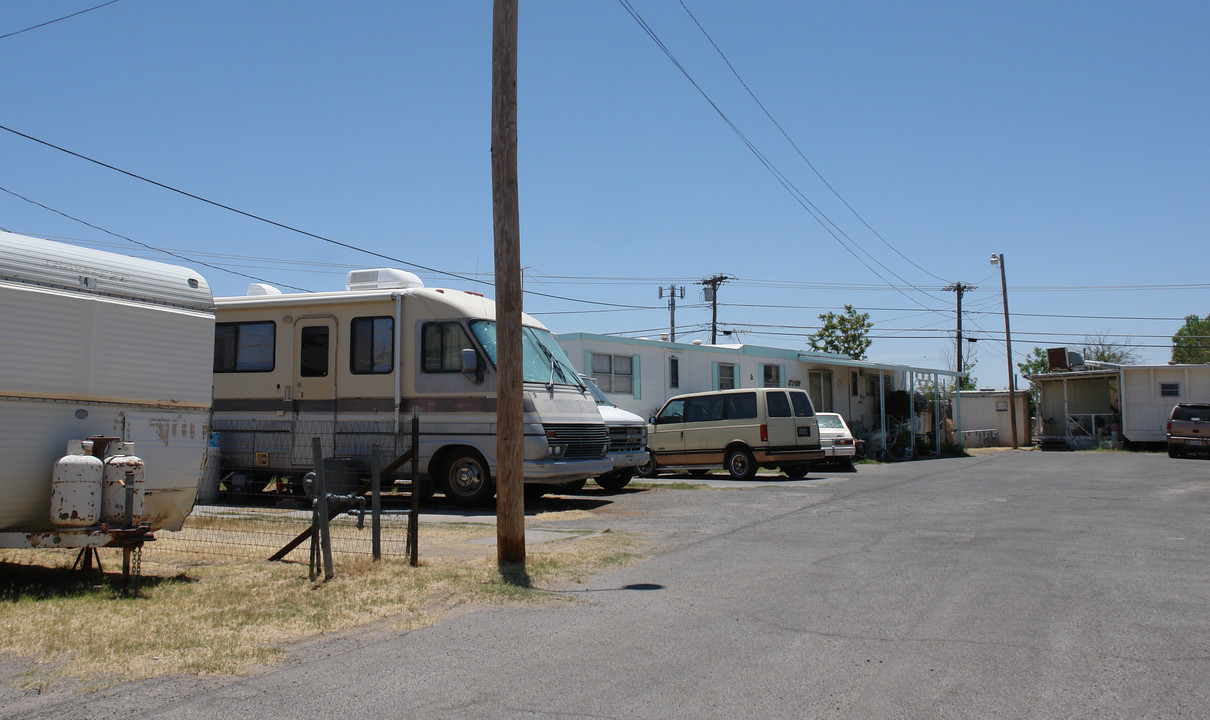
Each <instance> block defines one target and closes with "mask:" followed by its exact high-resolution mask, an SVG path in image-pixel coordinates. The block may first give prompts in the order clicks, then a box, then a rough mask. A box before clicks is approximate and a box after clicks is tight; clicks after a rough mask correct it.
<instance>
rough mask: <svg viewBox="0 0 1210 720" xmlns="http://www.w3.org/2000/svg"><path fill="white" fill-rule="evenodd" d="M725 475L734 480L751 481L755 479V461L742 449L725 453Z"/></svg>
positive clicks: (750, 454)
mask: <svg viewBox="0 0 1210 720" xmlns="http://www.w3.org/2000/svg"><path fill="white" fill-rule="evenodd" d="M727 473H728V474H730V475H731V478H732V479H734V480H751V479H752V478H754V477H756V459H755V458H753V457H752V453H750V452H748V451H747V450H745V449H744V448H740V449H738V450H732V451H731V452H729V453H727Z"/></svg>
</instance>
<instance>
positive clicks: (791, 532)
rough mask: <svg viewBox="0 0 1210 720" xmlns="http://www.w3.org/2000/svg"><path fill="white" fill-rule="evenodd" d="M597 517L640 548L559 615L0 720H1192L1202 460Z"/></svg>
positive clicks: (999, 457) (1199, 623) (842, 486)
mask: <svg viewBox="0 0 1210 720" xmlns="http://www.w3.org/2000/svg"><path fill="white" fill-rule="evenodd" d="M724 484H725V483H724ZM601 497H602V499H605V498H606V497H608V498H609V500H608V501H607V502H604V503H603V504H602V505H601V506H600V507H598V508H597V509H596V510H594V511H593V514H594V519H593V520H591V521H588V524H589V525H592V524H596V525H597V526H599V527H609V528H611V529H614V530H616V531H630V532H641V533H644V534H646V535H647V536H648V537H650V539H651V540H652V541H653V542H654V543H655V545H656V546H657V547H658V548H659V552H658V553H657V554H656V555H654V556H653V557H651V558H650V559H648V560H646V561H644V562H642V563H640V564H637V565H634V566H632V567H629V568H625V569H623V570H619V571H615V572H610V573H607V574H604V575H601V576H598V577H596V578H594V579H592V580H591V581H589V582H588V583H587V584H585V585H583V586H578V587H577V588H575V589H574V590H575V591H574V592H573V593H572V594H574V595H575V597H576V598H577V600H578V601H577V602H573V603H554V604H550V605H539V606H533V605H529V606H520V607H508V608H486V609H481V610H478V611H475V612H471V613H468V614H462V615H460V616H457V617H453V618H450V619H447V620H446V621H444V622H442V623H441V624H439V625H437V626H434V627H430V628H426V629H423V630H417V631H414V632H410V633H392V634H385V633H382V632H378V633H375V634H367V635H366V636H364V637H360V638H358V637H352V638H349V637H346V638H340V639H336V638H333V639H330V640H320V641H317V642H314V643H310V644H308V645H307V646H305V647H300V648H297V649H296V650H295V652H294V654H293V659H292V660H291V661H290V662H288V663H286V664H284V665H283V666H281V667H279V668H274V669H270V670H269V671H268V672H266V673H265V674H262V675H259V676H257V677H253V678H243V679H225V680H213V681H204V682H198V681H195V680H193V679H168V680H159V681H154V682H148V683H141V684H138V685H135V686H125V687H120V688H114V689H112V690H108V691H104V692H102V693H97V694H94V695H91V696H85V697H82V698H79V697H77V698H75V700H74V701H68V700H65V699H63V698H58V699H57V700H54V701H49V699H48V702H47V703H45V704H41V705H39V704H38V703H37V702H35V701H32V700H30V701H27V702H25V703H22V704H21V707H20V708H19V709H17V708H10V710H9V711H0V716H6V717H22V718H41V717H46V718H50V717H55V718H60V717H89V718H100V717H119V716H120V717H123V718H172V719H174V720H187V719H192V718H232V717H238V718H241V719H242V720H258V719H260V718H274V719H277V718H325V719H326V718H331V717H394V718H695V719H697V718H715V717H729V718H798V717H801V718H984V717H1005V718H1064V719H1066V718H1078V717H1090V718H1131V719H1134V718H1177V717H1190V718H1207V717H1210V620H1208V618H1210V612H1208V610H1210V529H1208V528H1207V520H1208V519H1210V513H1208V510H1210V461H1206V460H1172V459H1170V458H1168V457H1167V456H1165V455H1159V454H1128V453H1041V452H1001V453H995V454H989V455H981V456H977V457H972V458H961V459H945V460H928V461H920V462H915V463H900V464H895V465H885V466H870V465H867V466H861V467H860V468H859V469H858V471H857V472H856V473H838V474H834V475H816V474H813V475H812V476H811V477H810V478H809V479H808V480H806V481H799V482H778V481H775V480H773V479H772V478H760V479H758V480H757V481H754V482H753V483H751V484H749V485H747V486H745V487H741V488H721V489H707V490H696V491H671V490H669V491H664V492H650V491H648V492H633V493H628V494H621V495H617V496H601ZM14 712H19V714H12V713H14Z"/></svg>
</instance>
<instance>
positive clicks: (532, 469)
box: [214, 268, 613, 505]
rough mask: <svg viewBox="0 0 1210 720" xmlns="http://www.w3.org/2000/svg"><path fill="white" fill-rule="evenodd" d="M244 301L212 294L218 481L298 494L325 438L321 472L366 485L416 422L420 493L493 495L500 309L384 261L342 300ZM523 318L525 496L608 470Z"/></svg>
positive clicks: (565, 378) (545, 341)
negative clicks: (376, 454) (332, 468)
mask: <svg viewBox="0 0 1210 720" xmlns="http://www.w3.org/2000/svg"><path fill="white" fill-rule="evenodd" d="M249 292H250V294H249V295H247V296H243V297H226V298H216V299H215V312H216V319H217V323H216V325H215V337H216V341H215V351H214V429H215V430H216V431H217V433H218V437H219V446H220V449H221V453H222V459H223V460H222V462H223V470H222V472H223V475H224V477H229V476H230V477H239V478H241V479H244V478H248V479H249V480H248V481H249V482H250V483H251V485H252V486H253V487H258V486H263V485H264V484H265V483H266V482H268V481H270V480H271V479H273V478H276V479H277V481H278V483H279V484H280V483H281V482H282V481H283V480H285V481H286V482H285V484H286V485H288V486H291V487H293V488H298V487H299V483H298V479H299V478H300V477H302V476H303V475H304V474H305V473H306V472H307V471H308V470H310V469H311V468H312V466H313V465H314V460H313V457H312V454H313V450H312V438H320V439H321V443H322V448H323V455H324V458H325V469H327V467H328V458H331V459H332V460H333V461H335V465H336V466H337V467H338V468H339V469H340V470H341V471H342V472H344V473H345V474H346V475H351V476H353V477H355V478H364V477H366V476H367V475H368V474H369V472H370V455H371V448H372V447H373V446H374V445H378V446H380V447H381V448H382V450H383V452H384V454H391V453H394V454H398V453H401V452H403V451H404V450H406V449H407V444H408V442H409V441H408V439H407V437H406V435H407V433H408V428H407V423H408V422H409V421H410V419H411V418H412V416H413V414H415V415H416V416H417V417H418V420H419V425H420V454H419V462H420V470H421V473H423V474H424V475H425V476H426V478H427V480H426V482H427V485H426V487H425V488H424V490H427V491H437V490H440V491H442V492H444V493H445V495H446V497H447V498H449V499H450V500H451V501H453V502H457V503H460V504H465V505H474V504H480V503H484V502H487V501H489V500H490V499H491V498H492V497H493V495H494V494H495V483H494V481H493V478H494V477H495V474H496V368H495V362H496V323H495V303H493V302H492V301H491V300H488V299H486V298H484V297H483V296H482V295H480V294H478V293H472V292H466V291H462V290H448V289H436V288H426V287H424V286H423V284H422V283H421V282H420V279H419V278H417V277H416V276H415V275H413V274H412V273H409V272H405V271H402V270H394V269H388V268H379V269H373V270H355V271H353V272H350V273H349V276H348V278H347V282H346V290H345V291H344V292H323V293H293V294H281V293H280V292H277V291H276V290H275V289H273V288H269V287H266V286H260V285H253V286H251V287H250V288H249ZM523 325H524V329H523V336H524V338H523V342H524V349H523V362H524V371H523V376H524V393H525V398H524V403H525V419H524V429H523V432H524V446H525V451H524V453H525V455H524V475H525V482H526V485H527V487H528V486H530V485H533V486H540V485H547V486H551V485H560V484H564V483H571V482H576V481H579V480H583V479H585V478H590V477H594V476H596V475H599V474H601V473H603V472H607V471H609V470H612V468H613V464H612V462H611V461H610V459H609V458H608V457H606V451H607V449H608V446H609V435H608V432H607V431H606V428H605V425H604V423H603V422H602V421H601V416H600V414H599V413H598V412H597V409H596V405H595V403H594V401H593V398H592V396H591V395H590V394H589V393H588V390H587V389H586V388H585V387H584V385H583V383H582V382H581V381H580V379H579V376H578V375H577V373H576V370H575V368H574V367H573V366H572V364H571V362H570V361H569V360H568V359H567V356H566V355H564V353H563V350H562V349H561V348H560V347H559V345H558V344H557V343H556V342H555V340H554V337H553V336H552V335H551V333H550V332H549V331H548V330H547V329H546V328H545V327H543V326H542V325H541V324H540V323H539V322H538V321H536V320H534V319H533V318H532V317H529V316H524V318H523ZM394 456H395V455H391V458H388V460H389V459H393V457H394Z"/></svg>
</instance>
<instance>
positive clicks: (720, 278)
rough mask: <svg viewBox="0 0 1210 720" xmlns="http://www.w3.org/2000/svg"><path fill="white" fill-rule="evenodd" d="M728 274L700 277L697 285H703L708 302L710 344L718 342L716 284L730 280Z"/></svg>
mask: <svg viewBox="0 0 1210 720" xmlns="http://www.w3.org/2000/svg"><path fill="white" fill-rule="evenodd" d="M732 279H733V278H732V277H731V276H730V275H714V276H713V277H708V278H702V279H701V280H700V281H698V285H701V286H703V287H705V289H706V300H708V301H709V302H710V344H711V345H717V344H718V286H719V285H722V284H723V283H725V282H727V281H728V280H732Z"/></svg>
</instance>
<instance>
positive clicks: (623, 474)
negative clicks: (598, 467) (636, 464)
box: [597, 468, 634, 492]
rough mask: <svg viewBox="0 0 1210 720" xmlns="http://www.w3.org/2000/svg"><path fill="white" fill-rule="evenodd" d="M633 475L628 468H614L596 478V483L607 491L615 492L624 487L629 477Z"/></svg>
mask: <svg viewBox="0 0 1210 720" xmlns="http://www.w3.org/2000/svg"><path fill="white" fill-rule="evenodd" d="M633 476H634V471H633V470H631V469H630V468H626V469H624V470H614V471H613V472H607V473H605V474H604V475H602V476H600V477H599V478H597V485H600V486H601V488H602V489H604V490H608V491H609V492H617V491H619V490H621V489H622V488H624V487H626V486H627V485H628V484H629V483H630V478H631V477H633Z"/></svg>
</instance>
